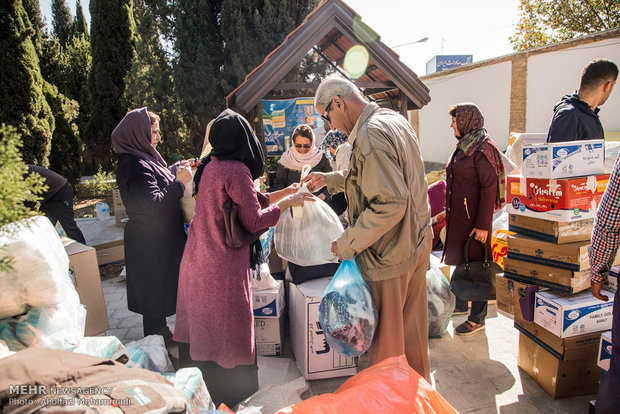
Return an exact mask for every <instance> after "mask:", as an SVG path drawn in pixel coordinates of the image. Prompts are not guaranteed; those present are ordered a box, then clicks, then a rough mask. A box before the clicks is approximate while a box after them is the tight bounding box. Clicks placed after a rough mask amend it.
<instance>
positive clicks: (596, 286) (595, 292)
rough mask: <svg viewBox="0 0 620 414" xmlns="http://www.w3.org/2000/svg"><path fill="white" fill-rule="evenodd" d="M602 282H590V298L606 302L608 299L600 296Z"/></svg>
mask: <svg viewBox="0 0 620 414" xmlns="http://www.w3.org/2000/svg"><path fill="white" fill-rule="evenodd" d="M603 283H604V282H600V283H596V282H595V281H593V280H591V281H590V289H591V290H592V296H594V297H595V298H597V299H599V300H602V301H603V302H607V301H608V300H609V298H608V297H607V296H605V295H601V288H602V287H603Z"/></svg>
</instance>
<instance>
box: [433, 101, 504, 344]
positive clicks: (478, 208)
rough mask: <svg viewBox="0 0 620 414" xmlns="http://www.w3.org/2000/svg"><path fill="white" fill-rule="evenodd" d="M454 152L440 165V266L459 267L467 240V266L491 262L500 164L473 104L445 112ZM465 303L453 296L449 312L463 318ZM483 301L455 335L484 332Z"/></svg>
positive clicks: (500, 184) (501, 176) (501, 197)
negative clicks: (443, 201) (452, 308)
mask: <svg viewBox="0 0 620 414" xmlns="http://www.w3.org/2000/svg"><path fill="white" fill-rule="evenodd" d="M450 115H451V116H452V123H451V124H450V127H451V128H452V129H453V130H454V136H455V137H456V139H457V140H458V143H457V145H456V149H455V150H454V152H453V153H452V156H451V157H450V161H449V162H448V164H447V166H446V242H445V243H444V250H443V255H444V262H445V263H446V264H449V265H459V264H461V263H464V262H465V256H464V251H463V246H464V245H465V241H466V240H467V238H468V237H469V236H470V235H474V239H475V240H477V241H478V242H474V241H472V242H471V243H470V244H469V251H468V256H469V260H470V261H479V260H483V259H484V249H486V251H487V257H489V258H492V257H493V254H492V251H491V231H492V224H493V212H494V211H495V209H497V208H500V207H501V205H502V204H503V201H504V189H505V180H504V164H503V162H502V157H501V154H500V152H499V150H498V148H497V144H495V142H494V141H493V140H492V139H491V137H489V135H488V134H487V132H486V130H485V129H484V128H483V127H484V117H483V116H482V113H481V112H480V109H478V107H477V106H476V105H475V104H473V103H462V104H457V105H454V106H453V107H452V108H450ZM467 310H468V305H467V301H462V300H459V298H458V297H457V301H456V310H455V312H462V313H467ZM486 315H487V301H480V302H472V306H471V313H470V315H469V317H468V319H467V321H465V322H464V323H462V324H461V325H459V326H458V327H457V328H456V329H455V332H456V334H458V335H468V334H471V333H474V332H476V331H478V330H481V329H483V328H484V319H485V317H486Z"/></svg>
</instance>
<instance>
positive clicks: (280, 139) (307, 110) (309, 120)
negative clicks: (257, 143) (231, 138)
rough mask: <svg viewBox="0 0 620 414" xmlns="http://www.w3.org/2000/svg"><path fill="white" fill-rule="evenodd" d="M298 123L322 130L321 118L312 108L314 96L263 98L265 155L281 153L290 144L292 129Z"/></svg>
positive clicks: (315, 129)
mask: <svg viewBox="0 0 620 414" xmlns="http://www.w3.org/2000/svg"><path fill="white" fill-rule="evenodd" d="M300 124H308V125H310V127H311V128H312V129H313V130H314V131H315V135H317V131H321V132H322V131H323V128H324V127H323V120H322V119H321V116H320V115H319V114H318V113H317V112H316V111H315V110H314V98H295V99H284V100H263V131H264V133H265V145H266V147H267V155H281V154H282V153H283V152H284V151H286V150H287V149H288V148H290V146H291V136H292V135H293V131H294V130H295V128H296V127H297V126H298V125H300Z"/></svg>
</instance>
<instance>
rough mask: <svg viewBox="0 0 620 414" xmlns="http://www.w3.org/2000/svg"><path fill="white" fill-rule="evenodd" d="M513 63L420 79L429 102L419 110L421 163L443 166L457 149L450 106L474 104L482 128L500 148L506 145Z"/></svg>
mask: <svg viewBox="0 0 620 414" xmlns="http://www.w3.org/2000/svg"><path fill="white" fill-rule="evenodd" d="M511 73H512V63H511V62H510V61H508V62H502V63H497V64H494V65H489V66H486V67H481V68H478V69H474V70H471V71H467V72H459V73H455V74H452V75H447V76H445V77H438V78H434V79H428V80H423V82H424V84H425V85H426V86H427V87H428V88H429V89H430V95H431V102H430V103H429V104H428V105H426V106H425V107H424V108H422V109H421V110H420V111H419V135H420V146H421V150H422V158H423V159H424V161H431V162H441V163H446V162H448V159H449V158H450V154H452V151H454V148H455V146H456V139H455V138H454V134H453V132H452V129H450V115H449V114H448V111H449V109H450V107H451V106H452V105H454V104H456V103H459V102H473V103H475V104H476V105H478V107H479V108H480V110H481V111H482V114H483V115H484V120H485V123H484V124H485V128H486V129H487V131H488V132H489V135H490V136H491V137H492V138H493V139H494V140H495V142H497V145H498V146H499V147H500V149H502V150H503V149H505V148H506V146H507V145H508V132H509V131H508V125H509V121H510V79H511Z"/></svg>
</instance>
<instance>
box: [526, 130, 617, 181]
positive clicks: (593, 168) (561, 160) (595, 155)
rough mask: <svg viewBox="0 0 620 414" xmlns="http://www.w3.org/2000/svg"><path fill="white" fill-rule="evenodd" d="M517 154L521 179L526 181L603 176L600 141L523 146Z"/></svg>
mask: <svg viewBox="0 0 620 414" xmlns="http://www.w3.org/2000/svg"><path fill="white" fill-rule="evenodd" d="M521 152H522V154H523V164H522V166H521V175H523V176H524V177H528V178H570V177H579V176H583V175H597V174H603V173H604V172H605V171H604V165H605V141H604V140H602V139H597V140H587V141H570V142H545V143H542V144H540V143H539V144H526V145H523V147H522V148H521Z"/></svg>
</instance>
